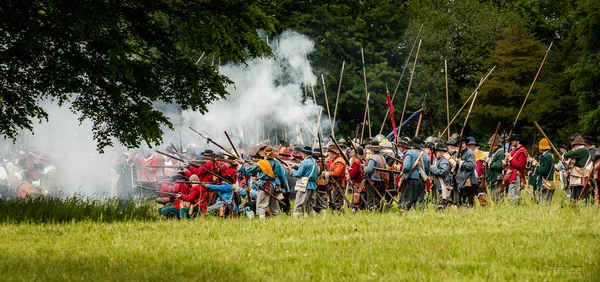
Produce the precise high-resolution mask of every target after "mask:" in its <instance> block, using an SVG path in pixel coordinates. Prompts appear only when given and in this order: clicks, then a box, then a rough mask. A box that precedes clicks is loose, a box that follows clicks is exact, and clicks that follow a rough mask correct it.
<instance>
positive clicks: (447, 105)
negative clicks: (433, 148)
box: [444, 60, 450, 139]
mask: <svg viewBox="0 0 600 282" xmlns="http://www.w3.org/2000/svg"><path fill="white" fill-rule="evenodd" d="M444 74H445V75H446V119H447V122H448V124H450V99H449V98H448V61H446V60H444ZM448 139H450V131H448Z"/></svg>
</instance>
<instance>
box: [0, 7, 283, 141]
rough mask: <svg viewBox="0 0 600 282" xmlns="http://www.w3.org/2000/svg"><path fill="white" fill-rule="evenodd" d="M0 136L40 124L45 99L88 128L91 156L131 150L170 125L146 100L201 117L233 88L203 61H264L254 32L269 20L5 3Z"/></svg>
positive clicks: (231, 12) (228, 13) (229, 12)
mask: <svg viewBox="0 0 600 282" xmlns="http://www.w3.org/2000/svg"><path fill="white" fill-rule="evenodd" d="M0 18H1V20H0V30H2V31H3V32H2V35H0V46H1V47H0V62H1V63H0V102H1V103H0V105H1V107H2V109H1V111H2V121H1V122H0V134H3V135H6V136H8V137H11V138H14V137H15V136H16V134H18V131H19V130H20V129H31V128H32V122H33V121H32V119H47V114H46V112H45V111H44V109H43V108H41V107H40V102H41V101H43V100H55V101H58V103H60V104H63V103H65V102H72V104H71V109H72V110H73V111H74V112H76V113H78V114H80V120H81V121H83V120H85V119H89V120H91V121H92V123H93V132H94V137H95V139H96V140H97V141H98V149H99V150H100V151H102V149H103V148H104V147H105V146H109V145H112V143H113V140H117V141H118V142H120V143H122V144H124V145H126V146H128V147H137V146H139V145H140V143H141V142H142V141H145V142H147V143H157V142H159V141H160V140H161V136H162V132H161V130H160V125H167V126H169V127H171V123H170V122H169V120H168V119H167V118H166V116H165V115H163V114H162V113H161V112H159V111H157V110H154V109H153V107H152V104H153V102H155V101H163V102H165V103H177V104H179V105H180V106H181V107H182V108H183V109H191V110H196V111H200V112H204V111H206V105H207V104H208V103H210V102H211V101H213V100H216V99H221V98H224V97H225V95H226V94H227V93H226V91H225V86H226V85H227V84H230V83H231V81H230V80H229V79H227V78H226V77H224V76H222V75H220V74H219V73H218V72H217V69H216V68H215V67H213V66H211V65H210V64H196V60H197V59H198V57H199V56H200V54H201V53H203V52H206V53H209V54H211V55H215V56H220V57H221V58H222V59H224V60H227V61H235V62H244V61H245V60H246V59H247V58H248V57H255V56H260V55H263V54H270V52H271V51H270V49H269V47H268V46H267V44H266V43H265V42H264V41H262V40H261V39H260V37H259V36H258V34H257V30H258V29H262V30H264V31H266V32H269V33H272V32H273V31H274V27H273V25H274V23H275V21H274V19H273V18H272V17H270V16H267V15H266V14H265V13H264V12H263V11H262V10H261V9H260V8H259V6H258V5H257V1H242V2H240V1H233V0H227V1H223V0H218V1H200V0H191V1H181V0H168V1H139V0H137V1H105V0H93V1H86V2H85V3H82V2H81V1H74V0H70V1H18V0H6V1H3V4H2V6H1V7H0Z"/></svg>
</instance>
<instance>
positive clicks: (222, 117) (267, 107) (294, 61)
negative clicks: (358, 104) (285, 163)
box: [176, 31, 325, 147]
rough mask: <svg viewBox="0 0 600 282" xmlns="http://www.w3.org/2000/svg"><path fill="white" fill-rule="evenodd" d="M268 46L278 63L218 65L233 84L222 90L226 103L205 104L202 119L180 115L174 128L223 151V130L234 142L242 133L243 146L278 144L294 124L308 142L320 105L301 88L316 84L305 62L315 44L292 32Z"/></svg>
mask: <svg viewBox="0 0 600 282" xmlns="http://www.w3.org/2000/svg"><path fill="white" fill-rule="evenodd" d="M270 43H272V44H271V45H272V49H273V52H274V54H275V56H277V58H278V60H279V62H278V61H277V60H276V59H274V58H269V57H262V58H258V59H254V60H250V61H248V62H247V66H246V65H239V64H236V65H233V64H228V65H225V66H222V67H221V69H220V72H221V73H222V74H224V75H226V76H227V77H229V79H231V80H232V81H233V82H234V85H231V86H229V87H228V88H227V91H228V92H229V95H228V96H227V98H226V99H225V100H219V101H217V102H214V103H213V104H211V105H209V106H208V107H207V108H208V113H206V114H204V115H202V114H200V113H198V112H194V111H184V112H183V113H182V120H183V124H181V125H180V127H179V128H181V130H182V131H190V130H189V129H188V128H187V127H188V126H191V127H193V128H195V129H197V130H199V131H200V132H202V133H208V134H209V135H210V136H211V138H213V139H215V140H217V141H220V142H221V145H223V146H226V147H230V146H229V145H228V143H227V141H226V139H225V136H224V133H223V131H224V130H227V131H228V132H229V134H230V136H232V138H234V139H236V141H238V142H239V138H240V136H239V129H240V128H241V129H242V131H243V133H244V134H243V135H244V138H243V139H244V140H243V141H244V143H245V144H248V145H251V144H254V143H256V142H257V141H260V140H263V139H266V138H267V137H270V139H271V140H275V135H276V134H277V135H278V137H279V139H282V138H283V137H284V136H282V135H284V130H285V136H286V137H287V139H295V137H296V128H297V125H299V127H300V128H301V131H302V134H303V136H304V139H305V140H306V139H307V138H308V139H309V140H311V139H312V136H311V135H310V134H309V130H308V129H307V125H308V126H309V127H311V130H313V129H312V127H314V123H315V122H316V120H317V115H318V114H319V112H320V106H317V105H315V104H314V102H313V100H312V93H311V92H310V88H309V92H308V93H305V91H303V90H304V85H314V84H315V82H316V81H317V78H316V76H315V75H314V74H313V73H312V69H311V67H310V64H309V62H308V60H307V59H306V57H307V56H308V55H310V53H311V52H313V51H314V43H313V42H312V41H311V40H310V39H309V38H308V37H306V36H304V35H301V34H298V33H296V32H291V31H286V32H284V33H283V34H282V35H281V36H279V37H278V38H276V40H272V41H271V42H270ZM277 43H278V44H277ZM277 45H278V46H277ZM279 65H280V66H281V68H279ZM280 76H281V77H283V84H282V85H279V80H280ZM306 97H308V100H305V98H306ZM305 124H306V125H305ZM323 124H324V125H325V122H323ZM176 128H177V127H176ZM257 131H258V133H257ZM257 134H258V135H257ZM275 141H277V140H275ZM234 142H235V141H234ZM236 145H237V144H236Z"/></svg>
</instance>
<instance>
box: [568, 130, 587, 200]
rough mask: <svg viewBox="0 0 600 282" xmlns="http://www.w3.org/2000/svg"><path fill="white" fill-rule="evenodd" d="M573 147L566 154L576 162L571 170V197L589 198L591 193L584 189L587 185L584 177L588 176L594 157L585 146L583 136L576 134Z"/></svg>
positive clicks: (576, 198)
mask: <svg viewBox="0 0 600 282" xmlns="http://www.w3.org/2000/svg"><path fill="white" fill-rule="evenodd" d="M571 146H572V149H571V150H570V151H568V152H566V153H565V154H564V158H565V159H571V161H574V162H575V165H574V166H573V168H571V170H570V177H569V186H570V188H571V192H572V193H571V199H572V200H573V201H578V200H581V199H586V200H587V199H588V196H589V193H588V191H587V189H586V191H583V187H584V186H585V183H584V181H585V180H584V178H585V177H587V176H588V174H589V169H591V161H592V158H591V156H590V151H589V150H588V149H587V148H586V147H585V141H584V140H583V138H582V137H581V136H576V137H575V139H573V141H571Z"/></svg>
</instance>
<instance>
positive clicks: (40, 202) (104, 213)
mask: <svg viewBox="0 0 600 282" xmlns="http://www.w3.org/2000/svg"><path fill="white" fill-rule="evenodd" d="M157 218H158V214H157V209H156V207H155V205H154V203H153V202H139V201H133V200H113V199H93V198H84V197H81V196H77V195H76V196H72V197H69V198H42V197H40V198H30V199H27V200H21V199H12V200H8V201H0V223H64V222H78V221H92V222H116V221H131V220H134V221H135V220H155V219H157Z"/></svg>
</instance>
